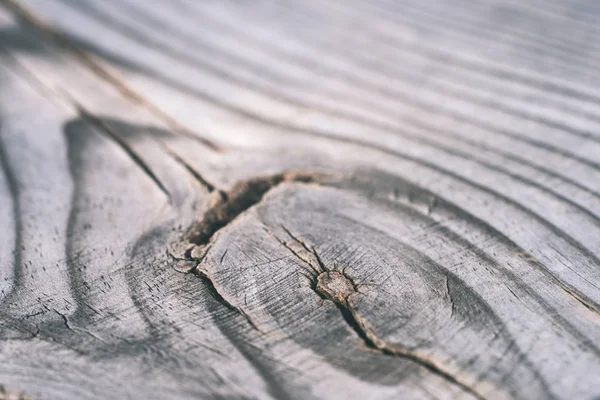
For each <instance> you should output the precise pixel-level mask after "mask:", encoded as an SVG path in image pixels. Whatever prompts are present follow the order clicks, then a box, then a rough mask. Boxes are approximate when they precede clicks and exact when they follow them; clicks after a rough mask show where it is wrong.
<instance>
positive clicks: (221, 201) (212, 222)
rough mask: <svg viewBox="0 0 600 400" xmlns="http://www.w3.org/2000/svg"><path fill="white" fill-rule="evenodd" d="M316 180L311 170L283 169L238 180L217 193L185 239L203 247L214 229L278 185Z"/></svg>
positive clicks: (229, 220) (227, 222)
mask: <svg viewBox="0 0 600 400" xmlns="http://www.w3.org/2000/svg"><path fill="white" fill-rule="evenodd" d="M315 181H316V174H313V173H308V172H286V173H282V174H276V175H272V176H269V177H260V178H254V179H250V180H247V181H243V182H240V183H238V184H236V185H235V186H234V187H233V188H232V189H231V190H230V191H229V192H228V193H225V192H219V197H218V198H217V199H216V201H215V204H214V205H213V206H212V207H211V208H210V209H209V210H208V211H206V213H204V216H203V217H202V219H201V220H200V221H198V222H197V223H196V224H194V225H193V226H192V227H191V229H190V230H189V231H188V233H187V234H186V235H185V239H186V240H187V241H188V242H190V243H192V244H194V245H196V246H204V245H206V244H208V243H209V241H210V240H211V238H212V237H213V236H214V234H215V233H216V232H217V231H219V230H220V229H222V228H223V227H224V226H226V225H227V224H229V223H230V222H231V221H233V220H234V219H235V218H236V217H237V216H238V215H240V214H241V213H243V212H244V211H246V210H247V209H249V208H250V207H252V206H253V205H255V204H258V203H259V202H260V201H261V200H262V198H263V197H264V195H265V194H266V193H267V192H268V191H270V190H271V189H273V188H274V187H276V186H277V185H279V184H281V183H283V182H304V183H310V182H315Z"/></svg>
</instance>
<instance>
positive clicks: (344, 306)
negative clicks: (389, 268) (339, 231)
mask: <svg viewBox="0 0 600 400" xmlns="http://www.w3.org/2000/svg"><path fill="white" fill-rule="evenodd" d="M283 230H284V231H285V232H286V233H287V234H288V236H289V237H290V238H291V239H292V240H293V241H294V242H296V243H297V246H294V245H292V244H290V243H289V242H287V241H285V240H282V239H280V238H279V237H277V236H276V235H274V234H272V235H273V237H275V238H276V239H277V241H278V242H279V243H281V244H282V245H283V246H284V247H285V248H286V249H288V251H290V252H291V253H292V254H293V255H294V256H295V257H297V258H298V259H299V260H301V261H302V262H304V263H307V264H309V266H310V267H311V272H313V273H312V274H311V276H310V277H308V278H309V279H311V282H310V287H311V288H312V289H313V291H314V292H315V293H316V294H317V295H319V297H321V298H323V299H327V300H330V301H332V302H333V303H334V304H335V305H336V307H337V308H338V309H339V310H340V313H341V314H342V317H343V318H344V320H345V321H346V323H347V324H348V326H350V327H351V328H352V330H353V331H354V332H355V333H356V335H357V336H358V337H359V338H360V339H361V340H362V341H363V343H364V345H365V346H366V347H368V348H369V349H372V350H375V351H377V352H379V353H380V354H383V355H386V356H392V357H401V358H404V359H407V360H411V361H413V362H415V363H416V364H419V365H420V366H422V367H424V368H426V369H428V370H429V371H431V372H433V373H434V374H436V375H438V376H440V377H442V378H443V379H445V380H446V381H448V382H451V383H452V384H454V385H456V386H458V387H459V388H461V389H462V390H464V391H466V392H468V393H469V394H471V395H472V396H474V397H475V398H477V399H484V396H483V395H482V394H480V393H478V392H477V391H476V390H475V389H473V388H472V387H470V386H468V385H467V384H465V383H463V382H461V381H460V380H458V379H457V378H456V377H454V376H453V375H452V374H451V373H449V372H447V371H445V370H444V369H443V368H442V367H440V366H438V365H436V364H435V363H434V362H432V361H430V360H428V359H426V358H424V357H423V356H421V355H419V354H417V353H416V352H414V351H411V350H408V349H405V348H401V347H398V346H397V345H392V344H390V343H388V342H387V341H385V340H383V339H381V338H380V337H378V336H377V334H376V333H375V332H374V331H373V329H371V328H370V327H369V326H368V323H367V322H366V321H365V320H364V318H362V317H361V316H360V314H359V313H358V311H357V310H356V307H355V306H354V305H353V303H352V296H353V295H354V294H356V293H358V285H357V284H356V283H355V282H354V280H353V279H352V278H351V277H350V276H348V275H347V274H346V272H345V270H342V271H339V270H336V269H329V268H327V267H326V265H325V264H324V263H323V261H322V259H321V257H320V256H319V254H318V253H317V251H316V250H315V248H314V247H309V246H307V245H306V243H304V241H302V240H301V239H299V238H298V236H297V235H294V234H292V233H291V232H290V230H289V229H287V228H285V227H283ZM315 263H316V264H317V265H318V266H319V267H320V268H319V269H321V271H319V270H318V269H317V268H316V266H315V265H314V264H315Z"/></svg>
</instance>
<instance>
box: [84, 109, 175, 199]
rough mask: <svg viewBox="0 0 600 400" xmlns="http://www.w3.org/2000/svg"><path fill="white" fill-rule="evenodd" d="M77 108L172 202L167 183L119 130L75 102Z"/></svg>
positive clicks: (86, 119) (85, 118)
mask: <svg viewBox="0 0 600 400" xmlns="http://www.w3.org/2000/svg"><path fill="white" fill-rule="evenodd" d="M74 104H75V107H76V108H77V112H78V113H79V115H80V116H81V118H83V119H84V120H85V121H87V122H88V123H90V124H91V125H92V126H94V127H96V128H98V129H99V130H100V131H101V132H102V133H104V134H106V135H107V136H108V137H110V138H111V139H112V140H114V141H115V143H117V144H118V145H119V147H121V149H123V151H125V153H127V155H128V156H129V157H130V158H131V160H132V161H133V162H134V163H135V164H136V165H137V166H138V167H140V169H141V170H142V171H144V173H145V174H146V175H148V176H149V177H150V179H152V181H153V182H154V183H155V184H156V186H157V187H158V188H159V189H160V191H161V192H163V193H164V195H165V196H167V199H168V201H169V204H170V203H171V202H172V197H171V194H170V193H169V191H168V190H167V188H166V187H165V185H164V184H163V183H162V182H161V181H160V179H158V176H156V174H155V173H154V172H153V171H152V169H151V168H150V166H148V164H147V163H146V162H145V161H144V160H143V159H142V157H140V156H139V155H138V154H137V153H136V152H135V150H133V149H132V148H131V146H129V144H128V143H127V142H126V141H125V140H124V139H123V138H122V137H121V136H119V134H118V133H117V132H115V131H114V130H113V129H111V128H110V127H109V126H108V125H107V124H106V123H105V122H103V121H102V120H101V119H99V118H97V117H95V116H94V115H92V114H91V113H89V112H87V111H86V110H85V109H84V108H83V107H81V105H79V104H77V103H74Z"/></svg>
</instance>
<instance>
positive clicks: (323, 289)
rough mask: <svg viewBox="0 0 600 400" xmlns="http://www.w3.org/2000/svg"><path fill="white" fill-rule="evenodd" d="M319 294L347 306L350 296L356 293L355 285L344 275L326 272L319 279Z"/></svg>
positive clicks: (317, 288)
mask: <svg viewBox="0 0 600 400" xmlns="http://www.w3.org/2000/svg"><path fill="white" fill-rule="evenodd" d="M316 290H317V292H318V293H319V294H320V295H322V296H324V297H326V298H328V299H330V300H333V301H334V302H336V303H338V304H344V305H345V304H346V303H347V299H348V296H350V295H351V294H353V293H355V292H356V287H355V285H354V283H353V282H352V281H351V280H350V279H349V278H348V277H347V276H346V275H344V274H343V273H341V272H338V271H326V272H322V273H321V274H319V276H318V277H317V287H316Z"/></svg>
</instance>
